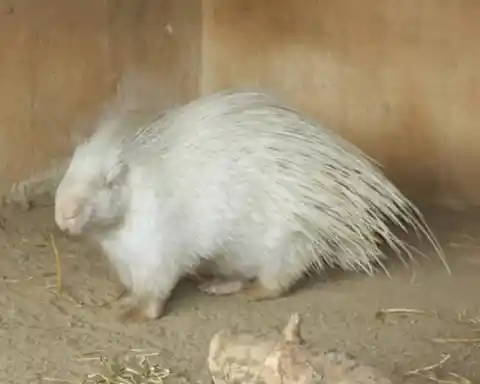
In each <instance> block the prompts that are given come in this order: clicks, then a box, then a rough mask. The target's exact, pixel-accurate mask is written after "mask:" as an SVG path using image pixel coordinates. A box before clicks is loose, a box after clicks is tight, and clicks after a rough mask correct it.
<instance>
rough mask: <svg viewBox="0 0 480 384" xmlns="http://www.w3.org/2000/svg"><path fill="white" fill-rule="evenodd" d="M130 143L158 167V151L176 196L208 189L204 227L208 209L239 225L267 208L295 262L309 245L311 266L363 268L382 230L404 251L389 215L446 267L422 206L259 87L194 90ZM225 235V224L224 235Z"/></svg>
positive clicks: (133, 155) (377, 257) (134, 152)
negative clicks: (289, 242)
mask: <svg viewBox="0 0 480 384" xmlns="http://www.w3.org/2000/svg"><path fill="white" fill-rule="evenodd" d="M129 148H130V150H126V151H125V152H124V154H125V155H126V156H127V157H128V154H130V161H132V162H138V163H139V164H142V165H145V164H148V163H150V164H151V166H152V167H158V164H159V160H160V158H161V162H162V171H161V172H158V177H159V178H160V179H164V180H165V181H166V182H169V181H172V180H174V181H173V184H172V188H173V189H174V190H175V193H177V194H178V195H182V194H183V195H184V200H183V201H184V202H190V201H193V200H195V196H196V197H198V198H199V199H201V196H203V197H205V196H207V195H208V196H210V195H209V194H208V193H210V194H211V195H212V196H211V199H209V200H210V202H211V203H210V204H214V205H217V206H221V207H222V209H221V210H217V211H215V210H214V212H215V214H214V215H213V216H215V217H213V218H212V217H206V216H208V212H210V211H209V210H208V209H207V208H205V212H203V213H205V215H204V216H203V217H204V219H205V221H206V222H205V223H204V225H205V227H206V228H210V227H211V226H213V227H215V225H214V224H213V222H212V220H215V218H216V219H218V222H217V226H216V228H220V227H222V226H225V227H227V228H229V229H231V230H233V231H236V233H237V234H238V233H239V231H240V232H241V231H242V229H243V228H242V226H248V225H249V224H248V223H249V221H248V219H251V218H252V217H254V216H257V217H260V219H259V220H260V221H262V220H263V221H264V224H265V226H268V225H269V220H270V219H271V217H272V216H269V214H268V212H267V211H268V210H270V211H275V214H276V215H277V216H276V217H283V218H285V220H286V221H287V222H288V223H289V224H288V225H289V226H290V231H291V233H292V234H294V235H295V238H296V239H297V240H298V241H297V242H296V246H297V247H298V251H297V253H296V257H297V258H298V261H297V262H301V263H303V264H304V265H305V268H307V266H308V264H309V263H310V264H311V263H312V261H313V260H312V259H311V247H312V246H313V247H314V248H315V251H316V252H315V253H316V255H317V256H318V259H316V260H315V261H313V264H314V267H317V268H319V269H323V268H324V267H325V266H333V265H339V266H340V267H341V268H343V269H346V270H359V271H364V272H366V273H368V274H372V273H373V271H374V265H375V264H379V265H381V266H382V267H383V264H382V258H383V254H382V252H381V250H380V248H379V242H380V240H381V239H383V241H385V242H386V243H387V244H388V245H389V246H390V247H391V248H392V249H393V250H394V251H395V253H396V254H397V255H399V256H402V255H407V256H408V257H411V256H412V255H411V250H410V246H409V245H407V244H405V243H403V242H402V241H401V240H400V239H399V238H398V237H397V236H396V235H395V234H394V233H393V232H392V230H391V229H390V228H389V226H388V225H387V222H388V221H391V222H393V223H394V224H397V225H398V226H400V227H401V228H403V229H404V230H407V229H408V228H409V227H410V228H411V229H413V230H415V231H416V232H420V233H422V234H423V235H426V236H427V238H428V239H429V240H430V242H431V243H432V245H433V246H434V248H435V250H436V251H437V252H438V254H439V256H440V257H441V259H442V261H443V262H444V264H445V266H446V268H447V270H448V271H449V268H448V265H447V264H446V261H445V259H444V255H443V253H442V251H441V249H440V247H439V246H438V244H437V242H436V240H435V238H434V236H433V234H432V233H431V231H430V230H429V228H428V227H427V225H426V223H425V221H424V219H423V217H422V215H421V213H420V212H419V211H418V209H417V208H416V207H415V206H414V205H413V204H412V203H411V202H410V201H409V200H408V199H407V198H406V197H405V196H404V195H403V194H402V193H401V192H400V191H399V190H398V189H397V188H396V187H395V186H394V185H393V184H392V183H391V182H390V181H389V180H388V179H387V178H386V177H385V176H384V175H383V173H382V172H381V171H380V170H379V168H378V167H377V166H376V165H375V164H374V162H373V160H372V159H370V158H369V157H368V156H366V155H365V154H364V153H363V152H362V151H360V150H359V149H358V148H357V147H355V146H354V145H353V144H351V143H349V142H347V141H346V140H344V139H342V138H341V137H340V136H339V135H337V134H335V133H333V132H331V131H329V130H327V129H325V128H324V127H322V126H321V125H319V124H316V123H314V122H313V121H310V120H309V119H307V118H306V117H304V116H303V115H301V114H300V113H298V112H296V111H294V110H292V109H289V108H287V107H285V106H284V105H282V104H281V103H279V102H278V101H277V100H276V99H274V98H273V97H271V96H270V95H268V94H265V93H261V92H238V91H237V92H235V91H224V92H219V93H216V94H213V95H210V96H207V97H203V98H200V99H198V100H195V101H193V102H191V103H189V104H187V105H185V106H183V107H180V108H178V109H174V110H172V111H170V112H167V113H166V114H165V115H164V116H163V117H161V118H160V119H159V120H158V121H156V122H154V123H153V124H150V125H146V126H144V127H143V128H142V129H139V130H138V131H137V133H136V135H135V137H134V138H133V140H132V142H131V146H130V147H129ZM140 148H141V151H139V150H138V149H140ZM160 179H159V181H158V182H159V183H161V180H160ZM207 184H208V185H209V187H208V188H207V187H202V186H205V185H207ZM202 188H203V194H202ZM205 188H206V189H205ZM173 189H172V190H173ZM206 191H208V193H206ZM172 193H173V192H172ZM202 204H203V205H207V206H208V203H207V202H205V201H202V202H201V203H200V205H202ZM262 212H263V213H262ZM184 213H185V215H186V216H187V217H188V215H189V213H188V210H186V211H185V212H184ZM196 213H197V214H199V212H198V211H197V212H196ZM198 217H200V218H201V217H202V215H201V214H199V215H197V218H198ZM226 217H229V218H231V220H230V221H231V223H230V224H228V223H227V222H226V221H227V220H225V218H226ZM209 220H210V221H209ZM196 224H197V225H199V224H200V223H199V222H198V220H197V221H196ZM272 225H273V223H272ZM245 233H247V232H245ZM231 234H232V232H231V231H230V232H228V230H227V229H224V237H225V236H226V237H228V236H230V235H231ZM220 240H223V239H220ZM219 243H221V241H219ZM260 257H261V256H260ZM302 258H303V259H302ZM384 269H385V268H384ZM387 273H388V272H387Z"/></svg>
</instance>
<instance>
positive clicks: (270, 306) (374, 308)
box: [0, 207, 480, 384]
mask: <svg viewBox="0 0 480 384" xmlns="http://www.w3.org/2000/svg"><path fill="white" fill-rule="evenodd" d="M4 214H5V220H4V222H3V224H2V228H3V229H2V230H1V231H0V236H1V237H2V242H1V244H2V247H3V252H2V257H1V258H0V277H1V281H0V305H1V308H2V311H1V312H0V335H1V336H0V350H1V351H2V353H0V382H1V383H17V384H18V383H81V382H82V379H83V377H84V375H85V374H88V373H92V372H95V371H98V370H99V367H100V362H99V356H108V357H114V356H115V355H124V354H127V353H129V354H148V353H154V354H158V356H157V357H152V361H158V362H160V363H161V364H162V366H163V367H165V368H169V369H170V370H171V371H172V374H171V377H170V379H167V383H169V382H192V383H197V382H201V383H209V377H208V374H207V371H206V362H205V360H206V356H207V348H208V342H209V340H210V338H211V336H212V335H213V334H214V333H215V332H216V331H218V330H220V329H221V328H224V327H238V328H240V329H243V330H252V331H257V332H258V331H260V332H264V333H267V334H268V333H274V332H277V331H279V330H280V329H281V328H282V327H283V325H284V324H285V322H286V320H287V319H288V317H289V315H290V314H291V313H292V312H293V311H297V312H299V313H300V314H302V315H303V317H304V326H303V327H304V328H303V329H304V336H305V338H306V339H308V340H309V341H311V342H316V343H321V344H322V345H324V346H325V348H333V347H336V348H341V349H344V350H347V351H349V352H351V353H353V354H356V355H357V356H359V357H360V358H361V359H363V360H364V361H365V362H367V363H370V364H373V365H376V366H378V367H380V368H382V369H384V370H386V371H387V372H391V373H392V374H393V375H394V376H395V377H398V378H401V377H402V374H403V373H405V372H407V371H409V370H413V369H417V368H420V367H423V366H427V365H432V364H436V363H438V362H439V361H440V360H442V357H443V356H444V354H446V355H449V356H450V357H449V359H448V360H447V362H446V363H445V364H444V365H443V367H442V369H441V370H439V371H437V374H438V376H439V378H440V377H441V375H443V379H446V380H450V381H444V382H445V383H447V382H448V383H455V382H458V383H464V384H467V383H468V381H463V382H462V381H459V380H458V379H457V381H455V377H454V376H451V375H450V376H449V373H454V374H455V373H456V374H459V375H461V376H464V377H466V378H468V379H469V380H471V381H472V382H480V360H479V359H478V358H479V357H480V351H479V350H478V346H480V335H479V334H478V333H477V334H476V329H475V328H476V326H477V325H478V328H480V317H478V324H476V322H477V321H476V319H475V317H477V316H479V315H480V310H479V307H480V300H479V297H480V296H479V292H478V289H479V288H480V282H479V279H478V276H479V275H480V255H479V254H478V252H477V250H478V249H480V248H479V245H480V219H478V218H480V215H479V214H478V213H476V214H473V213H471V214H469V215H466V214H463V215H459V214H452V213H449V214H446V213H438V212H437V213H435V214H434V215H429V216H428V220H429V223H430V225H431V227H432V228H433V230H434V231H435V232H436V234H437V236H438V237H439V239H440V240H441V242H442V244H443V246H444V249H445V251H446V253H447V255H448V258H449V263H450V265H451V267H452V272H453V276H449V275H448V274H447V273H446V271H445V269H444V268H443V266H442V265H441V263H440V262H439V261H438V259H437V258H436V257H435V256H433V257H431V258H430V259H425V258H419V259H418V260H419V265H412V266H410V267H409V268H405V267H404V266H403V265H402V264H400V263H397V262H394V260H392V263H390V265H389V268H390V271H391V273H392V278H389V277H387V276H386V275H385V274H384V273H380V274H378V275H377V276H375V277H368V276H363V275H359V274H345V273H337V272H335V273H332V275H331V276H330V278H329V279H328V281H322V280H321V279H311V280H310V281H308V282H307V284H304V286H302V287H300V288H299V289H298V290H297V291H295V292H294V293H292V294H291V295H290V296H289V297H285V298H282V299H278V300H275V301H269V302H263V303H247V302H244V301H242V300H241V299H240V298H236V297H210V296H206V295H204V294H201V293H200V292H198V291H197V290H196V288H195V287H194V286H193V285H192V284H191V283H188V282H185V283H182V284H181V285H180V286H179V287H178V289H177V290H176V291H175V294H174V297H173V298H172V300H171V302H170V305H169V308H168V313H167V315H166V316H165V317H164V318H162V319H160V320H158V321H154V322H150V323H144V324H132V325H124V324H122V323H119V322H118V321H117V319H116V314H117V313H116V312H115V309H114V308H112V306H111V305H109V302H111V301H112V300H113V299H114V298H115V296H116V295H117V294H118V288H117V286H116V284H115V283H114V280H113V279H110V278H109V277H108V276H109V275H108V271H107V269H106V267H105V262H104V259H103V257H102V256H101V255H100V254H99V253H98V252H97V251H95V250H93V249H90V250H88V248H87V247H85V245H81V244H80V242H74V241H72V240H71V239H67V238H65V237H62V236H61V235H60V234H59V233H58V231H57V230H55V227H54V225H53V221H52V210H51V207H37V208H35V209H33V210H32V211H30V212H24V211H21V210H19V209H16V208H12V209H9V210H7V211H5V212H4ZM49 232H52V233H53V234H54V236H55V239H56V244H57V246H58V250H59V254H60V258H61V276H62V280H63V281H62V284H63V291H62V292H61V293H60V294H58V293H57V275H56V263H55V257H54V253H53V252H52V248H51V245H50V240H49ZM477 239H478V240H477ZM391 308H404V309H421V310H430V311H437V312H438V313H439V314H440V318H438V317H436V316H427V315H418V314H416V315H415V314H410V315H406V316H400V315H394V314H391V315H387V316H386V317H385V318H383V320H384V321H382V319H381V318H379V317H378V316H377V317H376V314H377V312H378V311H379V310H382V309H391ZM453 338H454V339H459V338H460V339H465V340H461V341H462V342H452V341H454V340H450V342H448V341H449V340H446V339H453ZM473 338H477V339H476V342H475V340H472V339H473ZM434 339H441V340H437V341H435V340H434ZM439 341H440V342H439ZM457 341H458V340H457ZM408 380H410V381H408ZM408 380H403V382H411V383H417V382H418V383H430V382H432V381H429V380H427V379H408Z"/></svg>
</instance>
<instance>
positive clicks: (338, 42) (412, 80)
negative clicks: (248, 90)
mask: <svg viewBox="0 0 480 384" xmlns="http://www.w3.org/2000/svg"><path fill="white" fill-rule="evenodd" d="M203 12H204V41H203V60H204V70H203V78H202V88H203V92H204V93H209V92H211V91H213V90H217V89H221V88H225V87H232V86H252V85H253V86H259V87H262V88H265V89H270V90H273V91H275V92H277V93H279V94H280V95H281V97H283V98H285V99H286V100H288V101H290V102H291V104H293V105H295V106H296V107H298V108H300V109H301V110H303V111H305V112H307V113H309V114H311V115H313V117H316V118H317V119H318V120H319V121H323V122H324V123H325V124H326V125H328V126H329V127H330V128H332V129H335V130H338V131H340V132H341V133H342V134H343V135H344V136H345V137H347V138H349V139H350V140H352V141H353V142H355V143H356V144H358V145H359V146H360V147H362V148H363V149H364V150H365V151H367V152H368V153H369V154H370V155H372V156H373V157H375V158H376V159H378V160H379V161H380V162H381V163H383V164H384V165H385V166H386V167H387V171H388V174H389V175H390V176H391V178H392V179H393V180H394V181H395V182H397V183H398V185H399V186H400V187H402V188H403V189H404V191H406V192H408V193H411V194H413V195H415V196H417V197H422V198H423V199H425V200H428V201H438V200H439V199H441V200H442V201H443V202H452V203H454V202H456V201H461V200H463V201H467V202H471V203H480V188H479V187H480V177H479V176H480V151H479V149H480V70H479V68H480V44H479V41H480V40H479V39H480V22H479V20H480V2H479V1H477V0H444V1H438V0H363V1H359V0H320V1H318V0H301V1H293V0H275V1H273V0H228V1H225V0H204V9H203ZM413 195H412V196H413Z"/></svg>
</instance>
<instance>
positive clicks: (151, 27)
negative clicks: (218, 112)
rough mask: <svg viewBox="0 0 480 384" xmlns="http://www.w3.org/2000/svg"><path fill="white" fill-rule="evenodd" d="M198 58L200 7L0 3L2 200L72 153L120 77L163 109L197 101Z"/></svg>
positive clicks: (109, 0) (88, 0)
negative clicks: (134, 79)
mask: <svg viewBox="0 0 480 384" xmlns="http://www.w3.org/2000/svg"><path fill="white" fill-rule="evenodd" d="M200 53H201V3H200V1H197V0H138V1H133V0H81V1H79V0H42V1H38V0H15V1H14V0H10V1H4V0H0V193H1V194H3V193H5V191H6V190H8V189H9V188H10V187H11V186H12V183H14V182H16V181H18V180H24V179H27V178H29V177H31V176H32V175H35V174H36V173H37V172H38V171H39V170H42V169H44V168H45V167H48V166H49V165H50V162H51V160H54V159H57V158H59V157H61V156H63V155H66V154H69V153H70V151H71V149H72V141H71V134H70V133H71V132H72V130H74V129H80V130H82V129H87V128H88V124H87V126H83V127H82V125H81V124H80V122H81V121H88V119H89V118H92V116H95V114H97V113H98V112H99V108H100V107H101V106H102V105H104V103H105V102H107V101H108V100H109V99H111V97H112V95H113V92H114V91H115V87H116V84H117V83H118V81H119V79H120V78H121V76H123V75H124V74H126V73H127V74H128V73H135V72H138V73H148V76H149V80H148V81H149V83H150V84H155V83H156V84H157V86H158V91H159V92H158V102H159V103H160V104H161V105H162V106H164V107H166V106H169V105H171V104H173V103H177V102H183V101H187V100H189V99H191V98H192V97H195V96H197V92H198V79H199V70H200V62H201V57H200ZM79 127H80V128H79Z"/></svg>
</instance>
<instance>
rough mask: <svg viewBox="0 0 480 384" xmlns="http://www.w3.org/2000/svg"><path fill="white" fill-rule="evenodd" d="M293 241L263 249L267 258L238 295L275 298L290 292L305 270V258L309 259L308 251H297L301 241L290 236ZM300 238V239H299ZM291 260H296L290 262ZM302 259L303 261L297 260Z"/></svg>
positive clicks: (262, 298)
mask: <svg viewBox="0 0 480 384" xmlns="http://www.w3.org/2000/svg"><path fill="white" fill-rule="evenodd" d="M291 240H293V243H291V244H285V242H281V243H279V244H277V246H276V247H271V248H270V250H269V251H268V252H265V251H263V252H262V254H263V255H265V256H266V258H267V260H265V262H264V263H263V265H262V267H261V268H260V270H259V273H258V275H257V277H256V279H255V280H253V281H252V282H251V283H249V284H246V285H244V287H243V288H242V290H241V291H240V295H241V296H243V297H245V298H246V299H247V300H249V301H261V300H272V299H277V298H279V297H281V296H284V295H286V294H287V293H289V292H290V290H291V288H292V287H293V285H294V284H296V283H297V281H298V280H299V279H300V278H301V276H302V275H303V273H304V272H305V264H306V263H305V260H307V259H308V260H310V259H311V254H309V253H305V252H302V253H299V251H298V249H302V248H299V247H298V245H300V246H302V245H303V243H302V242H301V241H300V242H299V243H298V239H297V238H295V237H292V238H291ZM300 240H301V239H300ZM292 260H294V261H296V262H292ZM299 260H302V261H303V262H298V261H299Z"/></svg>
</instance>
